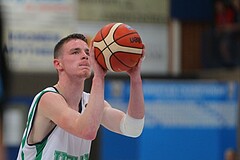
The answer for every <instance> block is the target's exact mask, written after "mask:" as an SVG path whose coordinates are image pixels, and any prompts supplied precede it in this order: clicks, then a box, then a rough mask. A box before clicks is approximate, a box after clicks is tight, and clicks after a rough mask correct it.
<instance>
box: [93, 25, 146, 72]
mask: <svg viewBox="0 0 240 160" xmlns="http://www.w3.org/2000/svg"><path fill="white" fill-rule="evenodd" d="M93 46H94V48H95V49H94V52H95V53H94V54H95V58H96V60H97V61H98V62H99V64H100V65H102V67H103V68H105V69H108V70H109V71H113V72H122V71H128V70H129V69H131V68H132V67H134V66H136V65H137V64H138V62H139V60H140V58H141V57H142V51H143V49H144V45H143V44H142V40H141V37H140V35H139V34H138V32H137V31H136V30H135V29H133V28H131V27H130V26H128V25H126V24H123V23H111V24H108V25H106V26H104V27H103V28H102V29H101V30H100V31H99V32H98V33H97V34H96V36H95V38H94V42H93Z"/></svg>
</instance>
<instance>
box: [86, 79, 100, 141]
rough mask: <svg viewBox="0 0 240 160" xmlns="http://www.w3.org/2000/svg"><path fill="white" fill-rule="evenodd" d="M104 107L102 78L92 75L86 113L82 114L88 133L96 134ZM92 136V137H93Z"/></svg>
mask: <svg viewBox="0 0 240 160" xmlns="http://www.w3.org/2000/svg"><path fill="white" fill-rule="evenodd" d="M103 108H104V79H103V78H99V77H94V78H93V81H92V88H91V94H90V97H89V101H88V105H87V108H86V111H85V112H86V113H85V112H84V116H85V118H86V121H87V124H86V126H87V130H88V131H89V134H93V135H94V136H96V134H97V130H98V128H99V126H100V122H101V119H102V115H103ZM94 136H93V137H94ZM93 139H94V138H93Z"/></svg>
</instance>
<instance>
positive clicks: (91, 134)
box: [82, 128, 97, 140]
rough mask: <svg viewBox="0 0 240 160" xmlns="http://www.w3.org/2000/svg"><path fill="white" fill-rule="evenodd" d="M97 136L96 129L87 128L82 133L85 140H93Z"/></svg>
mask: <svg viewBox="0 0 240 160" xmlns="http://www.w3.org/2000/svg"><path fill="white" fill-rule="evenodd" d="M96 137H97V130H95V129H91V128H88V129H86V130H85V131H84V133H83V134H82V138H84V139H86V140H94V139H96Z"/></svg>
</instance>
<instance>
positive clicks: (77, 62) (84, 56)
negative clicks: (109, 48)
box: [61, 39, 91, 78]
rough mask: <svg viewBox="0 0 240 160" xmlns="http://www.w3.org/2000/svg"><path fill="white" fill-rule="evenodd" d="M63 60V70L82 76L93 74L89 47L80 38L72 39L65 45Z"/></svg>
mask: <svg viewBox="0 0 240 160" xmlns="http://www.w3.org/2000/svg"><path fill="white" fill-rule="evenodd" d="M61 61H62V65H63V70H64V71H65V72H66V73H67V74H71V75H76V76H78V77H82V78H88V77H89V76H90V75H91V68H90V63H89V47H88V45H87V44H86V43H85V42H84V41H82V40H80V39H73V40H70V41H69V42H67V43H66V44H65V45H64V46H63V49H62V58H61Z"/></svg>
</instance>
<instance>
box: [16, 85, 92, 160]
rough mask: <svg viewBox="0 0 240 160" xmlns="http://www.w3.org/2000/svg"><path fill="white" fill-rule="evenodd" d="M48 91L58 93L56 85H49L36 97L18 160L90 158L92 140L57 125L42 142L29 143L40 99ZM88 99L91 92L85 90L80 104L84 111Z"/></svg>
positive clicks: (85, 159)
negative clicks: (77, 135)
mask: <svg viewBox="0 0 240 160" xmlns="http://www.w3.org/2000/svg"><path fill="white" fill-rule="evenodd" d="M46 92H55V93H58V91H57V90H56V89H55V88H54V87H48V88H46V89H44V90H43V91H41V92H40V93H38V94H37V95H36V96H35V97H34V99H33V102H32V104H31V107H30V110H29V113H28V119H27V125H26V128H25V131H24V134H23V138H22V142H21V146H20V149H19V152H18V157H17V160H88V159H89V154H90V148H91V140H85V139H82V138H79V137H76V136H74V135H72V134H70V133H68V132H66V131H65V130H63V129H62V128H60V127H58V126H57V125H56V126H55V128H54V129H53V130H52V131H51V132H50V133H49V134H48V135H47V136H46V137H45V138H44V139H43V140H42V141H41V142H40V143H36V144H28V142H27V139H28V136H29V134H30V131H31V128H32V125H33V122H34V117H35V114H36V111H37V107H38V103H39V100H40V98H41V97H42V95H43V94H44V93H46ZM88 99H89V94H88V93H85V92H83V95H82V99H81V104H80V105H81V106H82V112H83V111H84V109H85V105H86V104H87V103H88Z"/></svg>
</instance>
